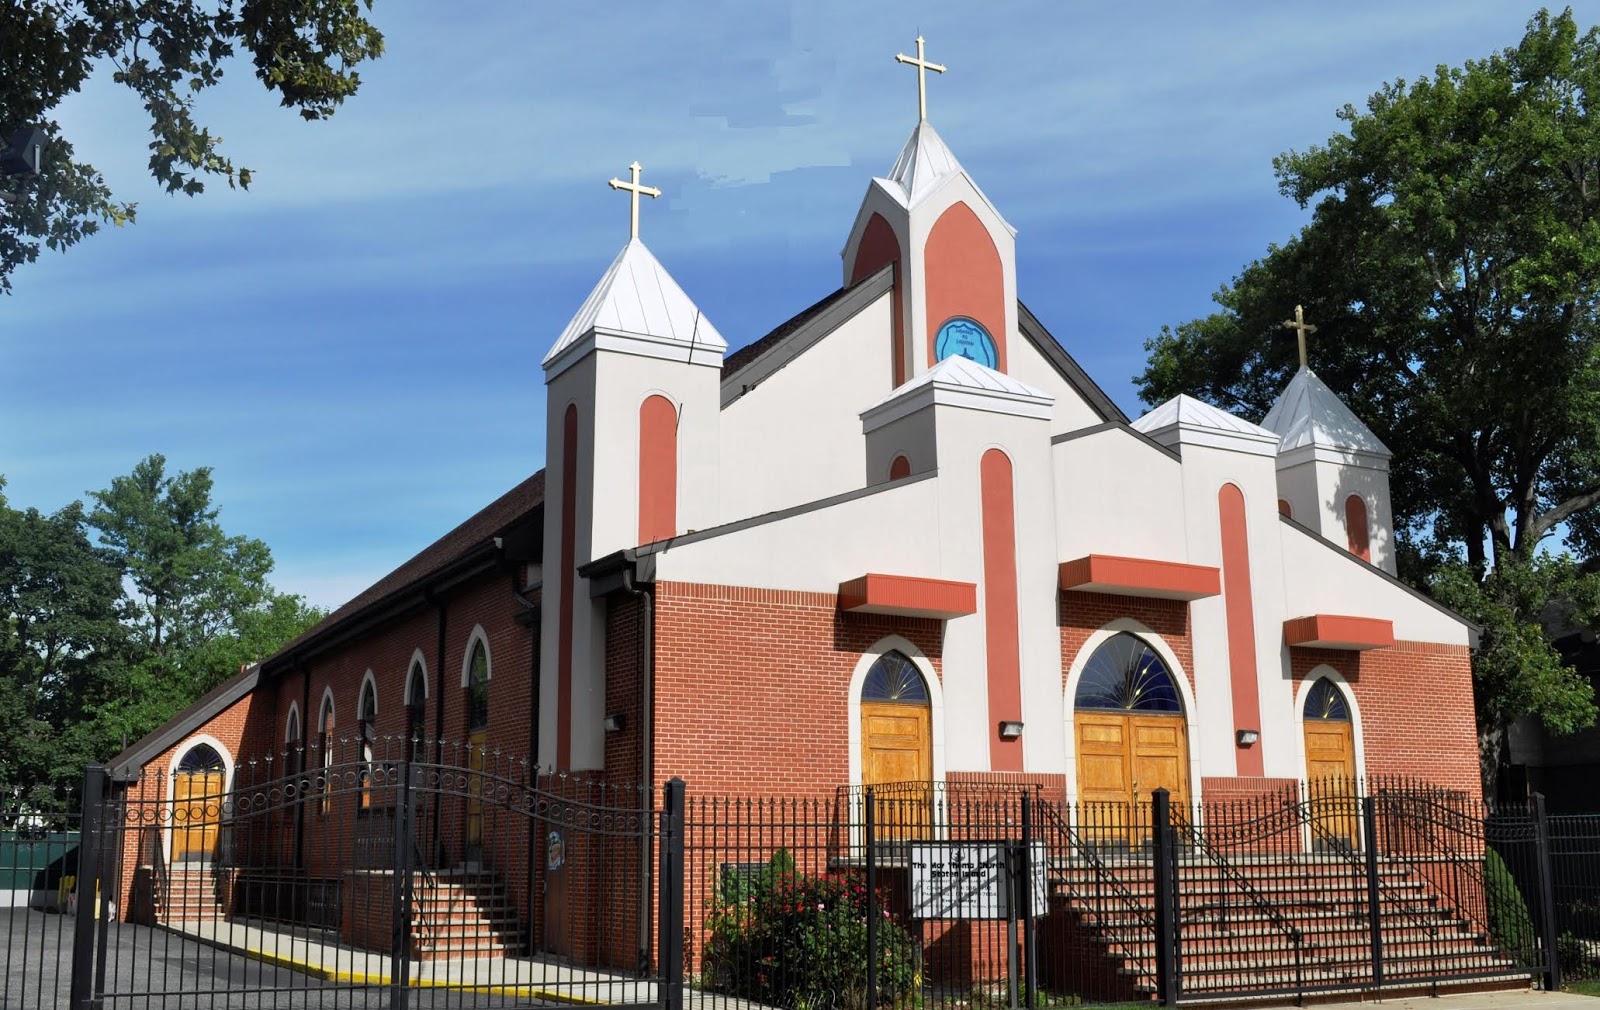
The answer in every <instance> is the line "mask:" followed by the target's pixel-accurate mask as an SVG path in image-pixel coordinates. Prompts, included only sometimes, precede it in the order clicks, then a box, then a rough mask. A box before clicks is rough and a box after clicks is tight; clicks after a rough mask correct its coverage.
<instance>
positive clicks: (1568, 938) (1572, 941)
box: [1556, 932, 1600, 982]
mask: <svg viewBox="0 0 1600 1010" xmlns="http://www.w3.org/2000/svg"><path fill="white" fill-rule="evenodd" d="M1556 957H1557V958H1559V959H1560V961H1561V978H1562V981H1564V982H1573V981H1578V980H1581V979H1596V978H1600V941H1596V940H1584V939H1581V938H1580V937H1577V936H1574V935H1573V934H1572V933H1570V932H1567V933H1562V934H1561V937H1560V939H1558V940H1556Z"/></svg>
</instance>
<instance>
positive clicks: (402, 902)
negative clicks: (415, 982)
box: [389, 761, 415, 1010]
mask: <svg viewBox="0 0 1600 1010" xmlns="http://www.w3.org/2000/svg"><path fill="white" fill-rule="evenodd" d="M398 785H399V790H400V793H399V795H398V796H397V797H395V805H394V807H395V809H394V908H393V910H392V912H391V913H390V918H391V923H392V927H393V932H392V933H391V934H390V940H389V986H390V992H389V1007H390V1010H406V1005H407V1003H408V1002H409V1001H410V999H411V898H412V894H411V845H412V841H411V818H412V813H413V809H414V808H413V804H414V803H415V798H414V796H413V794H412V792H411V762H410V761H401V762H400V771H399V783H398Z"/></svg>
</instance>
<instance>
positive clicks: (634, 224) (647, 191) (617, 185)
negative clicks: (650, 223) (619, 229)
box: [611, 161, 661, 239]
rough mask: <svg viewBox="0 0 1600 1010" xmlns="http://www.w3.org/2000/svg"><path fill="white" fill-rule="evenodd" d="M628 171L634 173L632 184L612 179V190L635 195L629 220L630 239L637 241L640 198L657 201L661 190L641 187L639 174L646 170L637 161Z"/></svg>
mask: <svg viewBox="0 0 1600 1010" xmlns="http://www.w3.org/2000/svg"><path fill="white" fill-rule="evenodd" d="M628 171H630V172H632V173H633V181H632V182H623V181H622V180H621V179H612V180H611V188H612V189H625V190H627V191H628V192H629V193H631V194H633V200H632V202H633V212H632V214H631V216H630V217H629V219H628V237H629V238H630V239H635V238H638V237H639V196H640V194H643V195H645V196H648V197H650V198H651V199H655V198H656V197H658V196H660V195H661V190H659V189H656V188H655V187H654V186H641V185H639V173H640V172H642V171H644V168H643V166H641V165H640V164H639V163H638V162H637V161H636V162H634V163H633V164H631V165H629V166H628Z"/></svg>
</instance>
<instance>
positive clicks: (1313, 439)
mask: <svg viewBox="0 0 1600 1010" xmlns="http://www.w3.org/2000/svg"><path fill="white" fill-rule="evenodd" d="M1261 424H1262V426H1263V427H1265V428H1268V429H1270V430H1271V431H1275V432H1277V433H1278V436H1279V437H1280V439H1281V440H1282V445H1281V448H1280V449H1279V452H1281V453H1288V452H1291V451H1293V450H1296V449H1306V448H1310V449H1338V450H1345V451H1355V452H1361V453H1367V454H1370V455H1373V456H1381V457H1383V458H1385V459H1387V458H1389V457H1390V456H1391V455H1393V454H1392V453H1391V452H1390V451H1389V447H1388V446H1386V445H1384V444H1383V442H1382V441H1380V440H1379V439H1378V436H1376V435H1374V434H1373V433H1372V429H1370V428H1368V427H1367V426H1366V425H1365V424H1363V423H1362V422H1361V419H1360V418H1359V417H1357V416H1356V415H1355V412H1354V411H1352V410H1351V409H1350V408H1349V407H1347V406H1345V405H1344V401H1343V400H1341V399H1339V397H1338V396H1337V395H1336V394H1335V393H1334V391H1333V390H1331V389H1329V388H1328V386H1327V384H1326V383H1324V382H1323V381H1322V380H1321V379H1319V378H1317V373H1316V372H1313V371H1312V370H1311V369H1310V368H1308V367H1307V366H1305V365H1301V366H1300V370H1299V371H1298V372H1295V373H1294V378H1292V379H1290V380H1289V384H1288V385H1287V386H1285V387H1284V389H1283V392H1282V393H1280V394H1278V399H1277V401H1276V402H1275V403H1273V405H1272V409H1271V410H1269V411H1267V416H1266V417H1265V418H1263V419H1262V421H1261Z"/></svg>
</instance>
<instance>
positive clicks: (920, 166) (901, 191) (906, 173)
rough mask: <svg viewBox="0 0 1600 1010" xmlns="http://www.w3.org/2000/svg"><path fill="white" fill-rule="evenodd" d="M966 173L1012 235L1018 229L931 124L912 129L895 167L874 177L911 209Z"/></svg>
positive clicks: (898, 200) (981, 196)
mask: <svg viewBox="0 0 1600 1010" xmlns="http://www.w3.org/2000/svg"><path fill="white" fill-rule="evenodd" d="M958 175H960V176H965V177H966V180H967V183H968V184H969V185H971V186H972V188H973V189H974V190H976V191H977V193H978V196H979V198H981V199H982V200H983V202H984V203H986V204H988V205H989V209H990V210H991V211H993V212H994V216H995V217H997V218H999V219H1000V223H1001V224H1003V225H1005V227H1006V230H1007V231H1009V232H1011V234H1012V235H1015V234H1016V233H1017V230H1016V229H1015V228H1013V227H1011V225H1010V223H1008V222H1007V221H1006V219H1005V217H1004V216H1003V215H1002V214H1001V213H1000V209H999V208H998V207H996V206H995V205H994V201H993V200H990V199H989V197H988V196H987V195H986V194H985V193H984V192H983V190H982V189H980V188H979V187H978V184H977V183H976V182H974V181H973V178H972V176H971V175H968V174H967V170H966V169H964V168H962V167H961V162H959V161H957V160H956V156H955V155H954V154H952V153H951V152H950V148H948V147H946V146H945V142H944V138H942V137H940V136H939V131H938V130H935V129H934V128H933V124H932V123H928V122H922V123H918V124H917V128H916V129H914V130H912V131H911V136H910V137H908V138H907V139H906V146H905V147H903V148H901V149H900V157H898V158H896V159H895V160H894V167H893V168H891V169H890V170H889V176H888V178H886V179H873V180H872V181H873V182H874V183H876V184H877V185H878V187H879V188H880V189H882V190H883V191H884V192H885V193H888V194H889V196H890V197H891V198H893V199H894V201H895V202H896V203H898V204H900V205H901V206H902V207H904V208H906V209H907V210H910V209H911V208H912V207H915V206H916V205H917V204H919V203H921V202H922V201H923V200H925V199H927V198H928V197H929V196H931V195H932V194H933V193H935V192H936V191H938V189H939V187H940V186H942V185H944V183H945V181H946V180H948V179H950V178H953V177H954V176H958Z"/></svg>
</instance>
